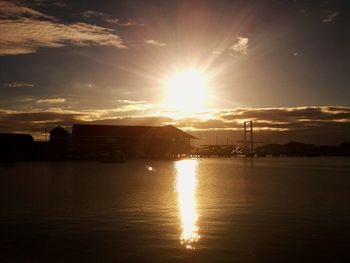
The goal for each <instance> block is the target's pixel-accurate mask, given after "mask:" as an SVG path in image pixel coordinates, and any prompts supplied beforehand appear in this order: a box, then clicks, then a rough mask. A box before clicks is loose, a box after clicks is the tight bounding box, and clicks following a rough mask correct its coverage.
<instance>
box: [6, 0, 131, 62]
mask: <svg viewBox="0 0 350 263" xmlns="http://www.w3.org/2000/svg"><path fill="white" fill-rule="evenodd" d="M0 1H1V0H0ZM0 29H1V30H0V56H1V55H18V54H28V53H34V52H36V51H37V50H38V49H39V48H43V47H44V48H58V47H63V46H66V45H79V46H92V45H96V46H111V47H116V48H126V45H125V44H124V42H123V41H122V39H121V38H120V37H119V36H118V35H117V34H115V32H114V31H113V30H111V29H108V28H105V27H100V26H96V25H92V24H87V23H73V24H63V23H59V22H57V21H56V20H55V18H53V17H49V16H46V15H44V14H43V13H41V12H38V11H36V10H34V9H32V8H29V7H24V6H20V5H18V4H15V2H9V1H1V2H0Z"/></svg>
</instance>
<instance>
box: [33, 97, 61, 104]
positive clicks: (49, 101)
mask: <svg viewBox="0 0 350 263" xmlns="http://www.w3.org/2000/svg"><path fill="white" fill-rule="evenodd" d="M65 102H66V99H64V98H51V99H41V100H38V101H37V102H36V103H38V104H59V103H65Z"/></svg>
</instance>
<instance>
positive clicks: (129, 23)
mask: <svg viewBox="0 0 350 263" xmlns="http://www.w3.org/2000/svg"><path fill="white" fill-rule="evenodd" d="M81 15H82V17H83V18H85V19H91V18H99V19H101V20H103V21H104V22H106V23H108V24H112V25H118V26H122V27H127V26H143V24H140V23H137V22H135V21H133V20H128V21H125V22H122V21H120V19H118V18H115V17H113V16H111V15H109V14H106V13H102V12H98V11H94V10H87V11H84V12H82V13H81Z"/></svg>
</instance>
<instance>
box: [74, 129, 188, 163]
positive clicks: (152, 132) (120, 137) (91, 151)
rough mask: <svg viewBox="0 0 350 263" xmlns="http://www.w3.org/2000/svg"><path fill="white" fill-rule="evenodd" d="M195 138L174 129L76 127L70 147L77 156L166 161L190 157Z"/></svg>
mask: <svg viewBox="0 0 350 263" xmlns="http://www.w3.org/2000/svg"><path fill="white" fill-rule="evenodd" d="M193 139H195V137H193V136H192V135H190V134H188V133H186V132H184V131H182V130H180V129H178V128H176V127H174V126H172V125H166V126H122V125H87V124H74V125H73V128H72V136H71V141H72V143H71V144H70V148H71V150H72V151H73V152H74V154H75V155H78V156H86V157H87V158H95V157H96V156H100V157H101V156H102V157H103V156H105V157H107V158H110V157H114V156H118V155H120V154H123V155H125V156H126V157H132V158H164V157H175V156H181V155H184V154H188V153H189V152H190V150H191V140H193Z"/></svg>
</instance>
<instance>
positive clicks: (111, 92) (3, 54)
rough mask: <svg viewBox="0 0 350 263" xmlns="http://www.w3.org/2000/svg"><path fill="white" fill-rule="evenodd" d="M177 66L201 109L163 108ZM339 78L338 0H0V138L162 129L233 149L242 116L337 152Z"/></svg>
mask: <svg viewBox="0 0 350 263" xmlns="http://www.w3.org/2000/svg"><path fill="white" fill-rule="evenodd" d="M188 70H197V71H199V72H201V73H202V74H203V76H205V78H206V83H207V86H206V88H207V89H206V103H205V107H204V106H203V107H202V108H199V109H197V111H195V112H191V113H189V112H183V111H182V110H181V108H178V109H175V108H167V105H166V103H164V102H165V101H166V99H165V98H166V97H167V93H169V90H168V84H167V83H168V82H169V80H170V79H171V78H172V77H173V76H174V75H176V74H178V73H179V72H186V71H188ZM349 72H350V2H349V1H345V0H343V1H335V0H324V1H300V0H294V1H293V0H289V1H287V0H266V1H258V0H255V1H253V0H246V1H234V0H231V1H229V0H226V1H223V0H215V1H214V0H213V1H205V0H201V1H199V0H183V1H175V0H172V1H166V0H163V1H161V0H158V1H155V0H143V1H141V0H128V1H92V0H90V1H89V0H85V1H63V0H51V1H49V0H23V1H21V0H13V1H12V0H0V132H21V133H30V134H32V135H33V136H34V137H35V138H36V139H43V138H44V133H45V130H49V129H51V128H54V127H55V126H57V125H61V126H63V127H66V128H67V129H69V128H70V127H71V125H72V124H73V123H101V124H123V125H165V124H172V125H175V126H177V127H179V128H181V129H184V130H186V131H188V132H190V133H191V134H193V135H195V136H197V137H198V138H201V142H202V143H211V142H212V143H214V140H215V141H217V140H218V142H219V143H220V142H221V141H222V142H223V143H224V141H227V140H230V142H231V141H232V143H234V142H235V141H236V140H238V139H241V137H242V130H241V129H242V123H243V122H244V121H245V120H253V121H254V128H255V131H256V137H257V138H258V140H260V141H264V142H265V143H272V142H277V143H284V142H288V141H291V140H294V141H303V142H308V143H316V144H339V143H341V142H343V141H345V140H350V84H349V83H350V74H349ZM186 89H187V91H188V92H187V93H186V92H184V91H182V93H181V94H180V93H179V94H178V95H179V97H180V98H183V100H185V101H187V103H188V104H190V103H191V102H193V103H195V102H196V100H198V96H197V95H196V94H195V93H193V92H192V93H191V92H190V90H189V89H188V88H187V87H186ZM217 138H218V139H217Z"/></svg>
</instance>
